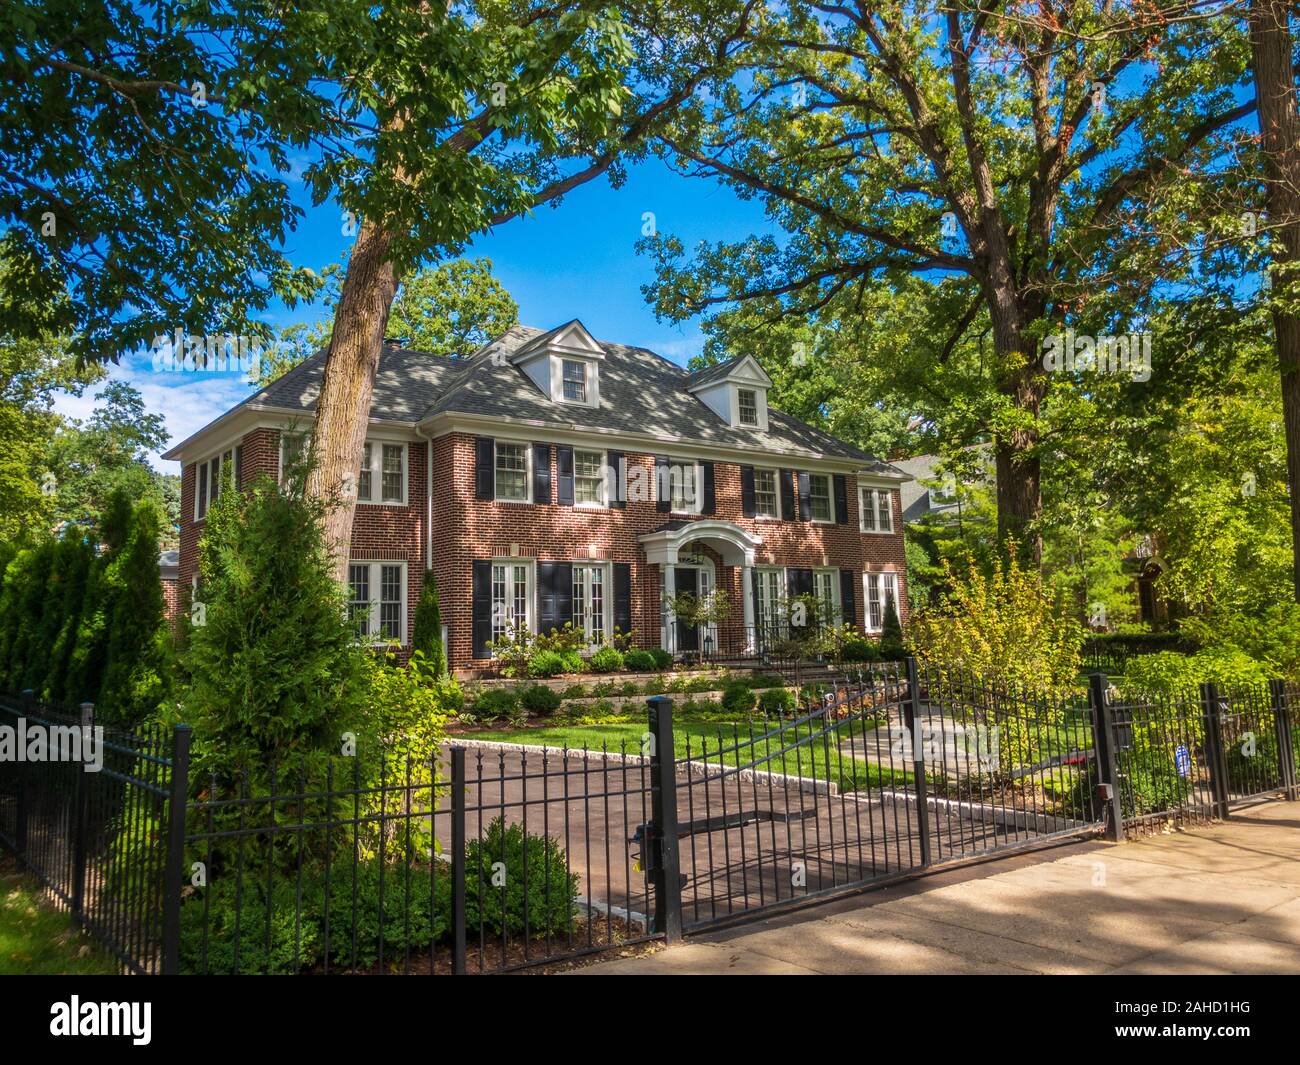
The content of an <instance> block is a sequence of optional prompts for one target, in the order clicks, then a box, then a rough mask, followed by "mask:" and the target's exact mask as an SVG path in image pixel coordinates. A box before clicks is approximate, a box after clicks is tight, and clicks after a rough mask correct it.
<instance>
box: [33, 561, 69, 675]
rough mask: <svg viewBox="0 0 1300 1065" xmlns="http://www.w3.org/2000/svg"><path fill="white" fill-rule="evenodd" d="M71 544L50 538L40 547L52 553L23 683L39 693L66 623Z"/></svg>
mask: <svg viewBox="0 0 1300 1065" xmlns="http://www.w3.org/2000/svg"><path fill="white" fill-rule="evenodd" d="M71 548H72V545H70V544H68V543H67V542H65V541H63V540H49V541H47V542H46V543H44V544H42V545H41V551H42V552H43V553H45V554H47V555H48V556H49V565H48V567H47V568H46V576H45V584H44V587H43V588H42V589H41V590H40V599H41V601H40V607H39V609H38V611H37V614H36V616H35V617H33V619H32V620H33V628H32V635H31V639H30V640H29V641H28V644H27V661H26V663H25V664H24V667H23V677H22V687H23V688H30V689H31V690H32V691H34V692H36V693H37V694H38V695H39V694H42V693H43V689H44V687H45V674H46V671H47V670H48V669H49V666H50V652H51V650H52V649H53V647H54V641H55V640H57V639H58V636H59V629H61V628H62V627H63V598H64V593H65V592H66V590H67V583H68V576H69V572H70V569H71V566H72V558H73V554H72V549H71Z"/></svg>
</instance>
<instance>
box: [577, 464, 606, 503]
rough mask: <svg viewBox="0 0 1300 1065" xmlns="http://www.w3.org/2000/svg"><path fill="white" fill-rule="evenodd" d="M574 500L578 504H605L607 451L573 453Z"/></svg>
mask: <svg viewBox="0 0 1300 1065" xmlns="http://www.w3.org/2000/svg"><path fill="white" fill-rule="evenodd" d="M573 500H574V502H575V503H576V504H577V505H578V506H580V507H581V506H589V507H603V506H604V505H605V453H604V452H603V451H575V452H574V453H573Z"/></svg>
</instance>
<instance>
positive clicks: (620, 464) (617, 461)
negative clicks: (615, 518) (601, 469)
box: [605, 451, 627, 510]
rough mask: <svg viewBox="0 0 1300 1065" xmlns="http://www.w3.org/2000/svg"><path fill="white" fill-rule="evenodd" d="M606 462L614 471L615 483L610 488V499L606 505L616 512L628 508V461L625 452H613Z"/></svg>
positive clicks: (606, 501)
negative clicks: (624, 455)
mask: <svg viewBox="0 0 1300 1065" xmlns="http://www.w3.org/2000/svg"><path fill="white" fill-rule="evenodd" d="M605 461H606V462H607V463H608V464H609V468H610V469H611V470H613V471H614V483H613V484H612V485H610V486H609V488H610V493H609V498H608V499H607V500H605V503H606V505H607V506H610V507H612V508H614V509H615V510H622V509H623V508H624V507H626V506H627V459H626V458H624V457H623V452H621V451H611V452H609V453H608V455H607V456H606V458H605Z"/></svg>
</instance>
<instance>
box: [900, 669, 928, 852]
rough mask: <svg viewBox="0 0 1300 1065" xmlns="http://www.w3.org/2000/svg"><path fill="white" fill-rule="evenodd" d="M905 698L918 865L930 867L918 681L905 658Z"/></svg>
mask: <svg viewBox="0 0 1300 1065" xmlns="http://www.w3.org/2000/svg"><path fill="white" fill-rule="evenodd" d="M904 666H905V668H906V670H907V698H906V700H904V702H903V721H904V723H905V724H906V725H907V737H908V744H909V745H910V747H911V748H912V779H913V781H914V783H915V784H916V828H917V832H919V833H920V836H921V864H922V865H929V864H930V860H931V854H930V789H929V785H928V783H927V782H926V779H925V744H924V743H923V742H922V739H923V738H922V736H921V734H920V733H919V732H918V731H917V728H916V712H917V710H918V708H919V707H920V701H921V699H920V697H921V685H920V683H919V682H918V677H917V669H916V658H915V657H914V656H912V655H908V656H907V661H906V662H905V663H904Z"/></svg>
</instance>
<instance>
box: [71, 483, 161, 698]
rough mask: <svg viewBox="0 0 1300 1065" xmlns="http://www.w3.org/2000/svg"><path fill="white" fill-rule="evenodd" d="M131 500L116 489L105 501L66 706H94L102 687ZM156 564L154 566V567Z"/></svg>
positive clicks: (72, 662) (73, 654) (87, 583)
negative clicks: (91, 704)
mask: <svg viewBox="0 0 1300 1065" xmlns="http://www.w3.org/2000/svg"><path fill="white" fill-rule="evenodd" d="M132 510H133V508H132V506H131V498H130V496H128V495H127V494H126V493H125V492H124V491H122V490H120V489H118V490H115V491H113V492H112V493H111V494H110V495H109V497H108V504H107V506H106V507H105V510H104V520H103V523H102V525H101V527H100V533H99V539H100V552H99V555H98V556H97V557H96V559H95V561H94V563H93V565H92V566H91V567H90V573H89V574H88V575H87V578H86V596H85V600H84V602H83V604H82V610H81V618H80V620H79V621H78V623H77V638H76V646H75V647H74V648H73V649H72V655H71V657H70V659H69V662H68V681H67V685H66V691H65V692H64V698H65V699H66V700H67V701H68V702H73V703H80V702H86V701H87V700H89V701H91V702H94V701H95V700H97V699H98V698H99V689H100V688H101V687H102V686H103V683H104V665H105V660H106V658H107V655H108V628H109V623H110V621H111V619H112V617H113V611H114V606H115V604H116V602H117V591H118V584H117V570H116V567H115V565H114V563H115V562H116V560H117V556H118V555H119V554H120V553H121V551H122V548H123V547H124V546H125V544H126V539H127V536H128V535H129V533H130V530H131V514H132ZM155 564H156V563H155Z"/></svg>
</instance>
